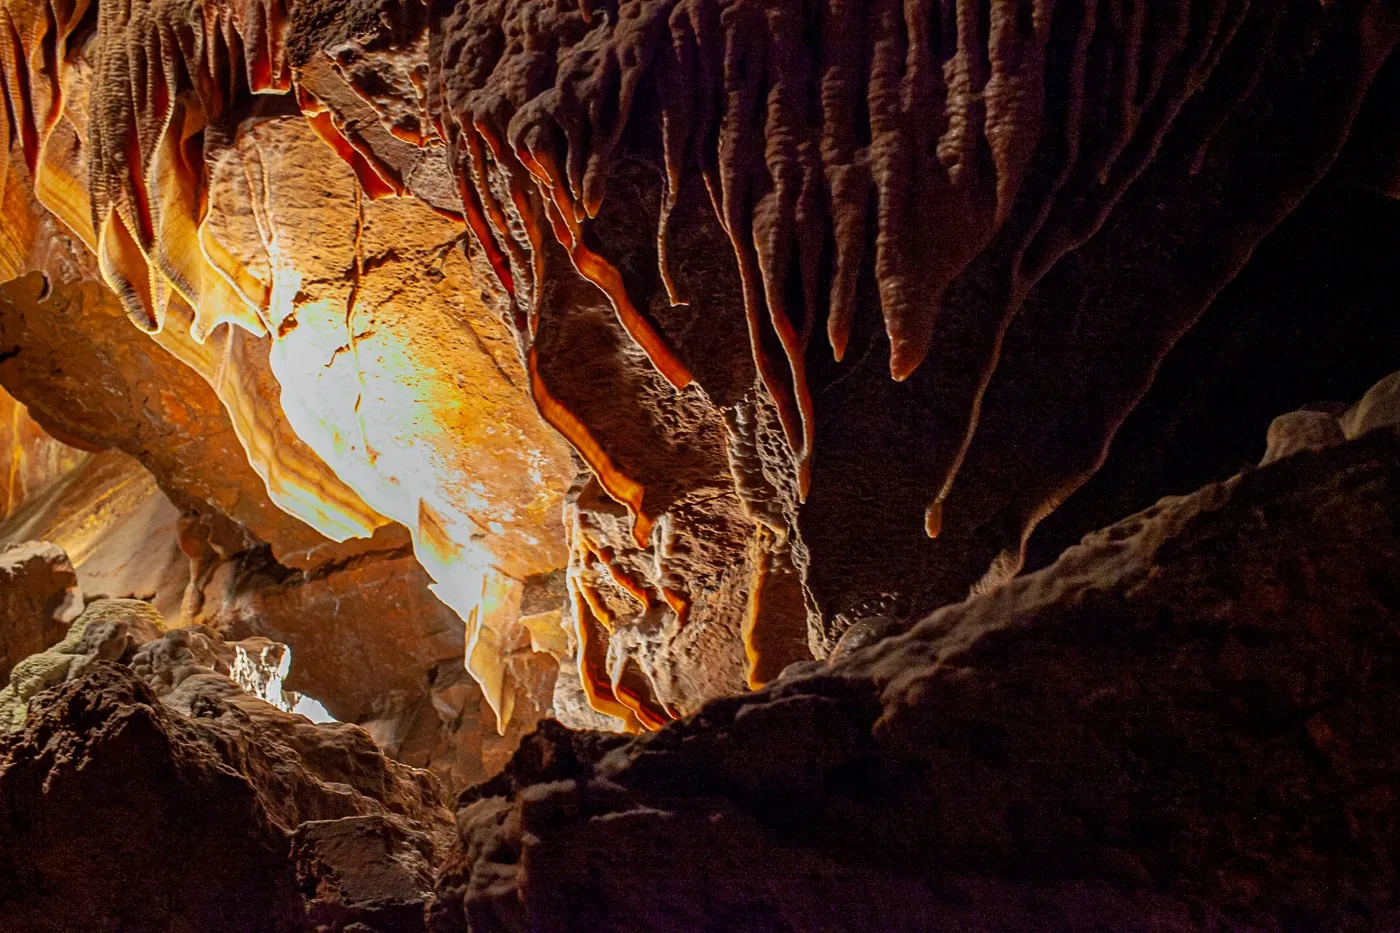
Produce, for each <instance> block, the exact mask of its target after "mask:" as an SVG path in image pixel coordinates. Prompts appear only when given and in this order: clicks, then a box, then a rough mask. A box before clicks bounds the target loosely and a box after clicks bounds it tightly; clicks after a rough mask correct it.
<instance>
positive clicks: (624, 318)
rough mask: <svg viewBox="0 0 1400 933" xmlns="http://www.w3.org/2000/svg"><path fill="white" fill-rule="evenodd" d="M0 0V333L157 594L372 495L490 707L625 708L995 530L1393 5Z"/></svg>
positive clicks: (724, 677) (192, 609) (827, 622)
mask: <svg viewBox="0 0 1400 933" xmlns="http://www.w3.org/2000/svg"><path fill="white" fill-rule="evenodd" d="M3 19H4V23H5V24H6V28H8V30H9V32H8V35H9V36H10V41H8V42H7V43H4V44H3V45H4V49H5V51H4V56H3V60H2V61H3V71H4V74H3V77H4V96H5V98H6V101H7V105H8V108H9V109H8V113H9V114H11V115H12V117H11V119H10V120H9V121H8V122H7V123H6V132H7V133H8V134H10V135H9V136H8V138H7V142H8V144H9V150H10V153H11V158H10V163H11V164H10V166H9V169H8V171H7V172H6V173H5V174H4V184H5V187H4V190H3V198H4V204H5V206H6V209H7V212H8V211H12V212H13V215H14V218H15V222H14V224H13V225H11V227H12V229H10V230H7V232H6V233H5V234H4V235H3V236H0V268H2V269H3V271H4V273H5V274H6V276H7V277H10V278H14V279H15V281H12V282H10V283H9V284H8V285H5V286H3V288H4V289H5V290H6V295H5V297H6V299H7V301H6V303H5V304H4V306H3V310H4V312H5V313H4V314H3V315H2V316H0V340H4V341H8V342H9V343H10V344H13V345H14V346H17V347H21V348H22V352H21V353H20V354H19V355H18V356H16V357H14V358H9V359H3V360H0V381H3V382H4V383H5V385H7V386H8V387H9V388H10V389H11V391H13V392H14V393H15V394H16V397H17V398H19V400H20V401H22V402H24V403H25V404H26V405H28V406H29V408H30V410H31V411H32V413H33V414H34V416H35V418H36V420H37V421H38V423H40V424H42V425H46V426H51V427H52V429H53V431H54V432H55V433H56V435H58V436H63V437H69V438H72V439H78V440H81V441H83V442H84V443H85V444H89V445H92V446H96V447H104V448H105V447H115V448H117V449H120V450H123V451H125V452H127V453H129V454H131V455H133V456H135V457H137V458H138V459H139V460H140V461H141V462H142V464H143V465H144V466H146V467H147V469H149V470H150V471H151V473H152V474H153V475H154V476H155V478H156V480H157V482H158V483H159V484H160V486H161V488H162V490H163V491H164V493H165V494H166V495H167V496H168V497H170V498H171V500H172V502H174V504H175V506H176V507H178V509H180V510H181V512H182V514H183V517H182V518H181V521H183V522H185V525H184V526H182V527H185V529H186V530H185V532H182V534H183V537H182V538H181V540H182V541H183V542H184V543H185V544H187V545H188V546H189V548H190V549H191V550H192V551H193V552H194V554H196V555H199V556H198V557H197V560H198V561H200V564H199V566H198V567H197V568H195V567H193V565H192V569H191V570H190V576H189V581H188V583H187V585H186V588H185V592H184V594H183V595H182V596H181V612H182V614H184V615H186V616H188V617H190V618H195V617H198V616H199V613H201V612H205V610H204V609H203V602H204V601H205V600H206V598H207V597H206V595H205V594H206V590H207V589H208V586H206V584H208V583H210V581H212V580H214V577H213V576H212V574H213V573H214V571H213V570H211V568H212V567H214V566H215V565H216V564H218V563H219V562H221V561H223V562H225V563H227V564H228V566H230V567H232V566H234V563H233V562H230V561H229V560H228V559H229V558H230V557H232V556H235V555H243V554H246V553H251V552H252V551H254V550H256V548H257V547H259V546H260V545H261V544H266V545H268V546H269V548H270V551H271V554H272V556H273V558H274V559H275V561H276V563H277V564H278V565H280V566H281V567H283V568H292V569H295V570H297V571H298V572H303V573H307V574H310V575H312V576H314V574H315V573H316V569H315V568H316V567H317V566H318V565H320V566H322V567H325V566H329V565H334V564H335V563H336V560H337V558H336V557H334V556H333V555H340V558H343V559H345V560H350V559H352V557H353V555H355V554H357V553H358V554H363V553H366V551H364V550H362V549H361V545H356V544H354V543H346V542H353V541H355V540H371V541H373V540H374V538H372V537H371V536H372V535H376V534H378V535H394V534H400V533H401V532H397V531H394V530H393V528H392V527H391V526H393V525H398V526H402V528H403V529H406V530H407V534H408V539H409V541H410V542H411V549H412V553H413V555H414V557H415V559H416V560H417V562H418V563H419V565H420V566H421V568H422V569H423V571H425V572H426V574H427V575H428V578H430V579H431V581H432V592H433V593H435V594H436V596H437V597H438V598H440V599H441V601H442V602H443V603H445V604H446V605H447V606H449V607H451V609H452V610H453V611H454V612H455V613H456V614H457V616H458V617H459V619H460V622H461V625H462V633H461V634H462V646H461V662H462V664H463V666H464V668H465V670H466V671H467V672H468V673H469V674H470V675H471V677H472V678H473V679H474V680H475V681H476V682H477V683H478V684H479V685H480V688H481V690H482V695H483V696H484V698H485V700H486V701H487V703H488V705H489V707H490V709H491V711H492V715H493V717H494V719H495V725H496V728H497V730H498V732H499V733H501V734H506V733H508V732H509V731H510V729H511V728H512V720H513V717H514V715H515V711H516V707H517V705H518V703H519V701H520V698H521V697H527V698H528V699H529V703H528V704H527V705H528V706H530V708H531V711H532V712H531V714H530V715H531V716H533V715H534V714H535V713H537V712H542V711H543V710H544V708H545V707H546V706H547V705H550V704H552V706H553V708H554V710H555V711H556V713H557V714H558V715H560V717H561V718H562V719H564V720H565V721H566V722H572V723H574V724H577V725H585V724H591V725H607V726H610V727H621V728H626V729H629V730H639V729H653V728H658V727H660V726H662V725H664V724H665V723H666V722H669V721H670V720H672V719H674V718H677V717H679V716H682V715H685V714H688V713H690V712H693V711H695V710H696V709H698V708H699V707H700V706H701V705H702V704H703V703H704V702H705V701H706V700H708V699H710V698H713V697H716V696H720V695H725V694H732V693H738V692H742V691H744V690H745V689H748V688H754V687H758V686H761V685H762V684H764V683H766V682H768V681H770V680H772V679H773V678H775V677H777V676H778V674H779V673H780V672H781V671H782V670H783V669H784V668H786V667H788V666H789V665H790V664H792V663H794V662H801V661H809V660H811V659H812V658H814V657H815V658H822V657H825V656H826V655H827V654H828V653H829V652H830V651H832V650H833V648H834V646H835V645H836V644H837V643H838V641H839V639H840V638H841V637H842V636H843V634H844V633H845V632H846V631H847V630H848V629H849V628H851V626H853V625H861V626H862V627H861V628H860V629H859V631H865V630H866V629H868V628H870V627H871V626H873V625H875V624H876V621H874V620H887V621H888V622H889V624H890V625H892V626H893V627H895V628H897V627H899V625H901V624H904V623H907V622H908V621H909V620H912V619H913V618H915V617H917V616H918V615H919V614H921V613H923V612H925V611H928V610H931V609H934V608H936V607H938V606H940V605H944V604H946V603H949V602H952V601H956V600H959V599H961V598H963V597H964V596H965V595H966V594H967V593H968V592H969V589H974V588H975V589H987V588H991V587H993V586H995V585H998V584H1000V583H1002V582H1004V581H1005V580H1006V579H1008V578H1009V577H1010V576H1012V575H1013V574H1014V573H1015V572H1016V571H1017V570H1018V569H1019V567H1020V565H1021V562H1022V558H1023V552H1024V547H1025V542H1026V539H1027V536H1028V535H1029V534H1030V533H1031V531H1032V530H1033V529H1034V527H1035V526H1036V524H1037V523H1038V522H1040V521H1041V519H1043V518H1044V517H1045V516H1046V515H1047V513H1049V512H1050V511H1051V510H1052V509H1054V508H1055V507H1056V506H1057V505H1058V504H1059V503H1060V502H1061V501H1063V500H1064V499H1065V498H1066V497H1067V496H1068V495H1070V494H1071V493H1072V492H1073V491H1074V490H1075V489H1076V488H1078V487H1079V486H1080V485H1082V484H1083V483H1084V482H1085V480H1086V479H1087V478H1088V477H1089V476H1090V475H1091V474H1092V473H1093V472H1094V471H1095V470H1096V469H1097V467H1098V466H1099V464H1100V463H1101V462H1102V460H1103V459H1104V457H1105V456H1106V453H1107V449H1108V444H1109V442H1110V441H1111V440H1112V439H1113V436H1114V434H1115V432H1116V431H1117V430H1118V427H1119V425H1120V424H1121V423H1122V422H1123V419H1124V418H1125V417H1126V416H1127V415H1128V413H1129V412H1130V411H1131V410H1132V409H1133V407H1134V406H1135V405H1136V404H1137V402H1138V400H1139V399H1140V398H1141V397H1142V396H1143V394H1144V393H1145V392H1146V391H1147V389H1148V387H1149V385H1150V384H1151V382H1152V379H1153V377H1154V374H1155V373H1156V371H1157V368H1158V365H1159V364H1160V363H1161V361H1162V359H1163V357H1164V356H1165V355H1166V354H1167V352H1168V351H1169V350H1170V349H1171V348H1172V346H1173V345H1174V344H1175V343H1176V341H1177V340H1178V338H1180V337H1181V335H1182V334H1183V333H1184V332H1185V331H1187V330H1188V329H1189V328H1190V327H1191V326H1192V325H1193V323H1194V322H1195V320H1196V319H1197V317H1198V316H1199V315H1200V314H1201V313H1202V311H1203V310H1204V309H1205V308H1206V306H1207V305H1208V304H1209V303H1210V302H1211V300H1212V298H1213V297H1214V295H1215V294H1216V292H1217V291H1218V290H1219V289H1220V288H1221V287H1222V286H1223V285H1224V284H1225V283H1226V282H1228V281H1229V280H1230V279H1231V278H1232V277H1233V276H1234V275H1235V273H1236V272H1237V271H1238V270H1239V269H1240V267H1241V266H1242V265H1243V264H1244V263H1245V261H1246V259H1247V258H1248V256H1249V255H1250V253H1251V251H1252V250H1253V249H1254V248H1255V247H1256V246H1257V245H1258V244H1259V242H1260V240H1261V239H1262V238H1263V237H1264V236H1265V234H1266V233H1267V232H1268V231H1269V230H1270V229H1271V228H1272V227H1273V226H1274V225H1276V224H1278V223H1279V222H1280V221H1281V220H1282V219H1283V218H1284V217H1286V216H1287V215H1288V214H1289V212H1290V211H1292V210H1293V208H1294V207H1295V206H1296V205H1297V203H1298V201H1299V199H1300V198H1302V197H1303V195H1304V194H1305V193H1306V192H1308V190H1309V189H1311V188H1312V187H1313V186H1314V185H1316V184H1317V183H1318V181H1319V180H1320V179H1322V178H1323V176H1324V175H1325V174H1326V173H1327V171H1328V170H1329V167H1330V166H1331V165H1332V163H1333V161H1334V159H1335V158H1336V156H1337V155H1338V153H1339V152H1340V151H1341V150H1342V147H1343V146H1344V144H1345V143H1346V141H1347V139H1348V134H1349V132H1350V130H1351V126H1352V122H1353V119H1354V118H1355V116H1356V114H1357V112H1358V109H1359V108H1360V107H1361V104H1362V101H1363V99H1364V97H1365V95H1366V93H1367V88H1368V86H1369V84H1370V83H1371V81H1372V79H1373V77H1374V76H1375V74H1376V73H1377V71H1378V70H1379V69H1381V67H1382V65H1383V63H1384V62H1385V61H1386V58H1387V56H1388V55H1389V54H1390V50H1391V48H1392V46H1393V45H1394V44H1395V42H1396V39H1397V29H1396V26H1395V24H1394V22H1393V21H1392V20H1393V17H1389V16H1388V14H1386V13H1385V11H1384V10H1383V8H1382V5H1381V4H1379V3H1378V2H1358V3H1354V4H1333V5H1327V6H1316V7H1315V6H1312V5H1303V6H1293V7H1288V8H1272V7H1270V8H1268V9H1265V8H1261V7H1260V6H1258V5H1256V6H1253V7H1249V8H1247V9H1243V10H1238V9H1236V8H1235V7H1234V6H1233V5H1231V4H1227V3H1225V2H1223V0H1220V2H1210V3H1199V4H1189V5H1177V6H1172V5H1159V6H1154V7H1153V8H1152V9H1150V10H1143V11H1136V12H1133V13H1131V15H1129V13H1121V15H1120V14H1114V15H1112V16H1110V15H1108V14H1105V15H1104V17H1103V18H1102V19H1101V18H1100V17H1099V11H1098V9H1097V7H1093V5H1086V4H1068V5H1066V4H1049V3H1039V2H1035V3H1027V4H1021V5H1019V6H1013V5H1006V4H980V3H975V2H959V3H952V4H943V5H936V4H932V3H928V2H918V3H909V4H904V5H902V6H901V5H898V4H893V3H882V4H874V5H870V4H863V3H845V2H839V0H832V2H830V3H827V4H815V5H812V4H808V5H801V4H795V3H786V2H780V0H772V2H764V3H734V2H725V0H621V2H617V3H611V4H596V5H595V4H593V3H591V2H587V0H585V2H582V3H580V4H578V5H573V4H548V3H534V2H524V0H484V2H472V3H458V4H438V5H421V4H418V3H416V2H411V0H410V2H406V3H404V4H400V5H394V7H393V9H392V10H391V9H388V8H384V9H381V8H380V7H378V6H375V5H372V4H369V3H362V2H350V3H347V4H344V5H340V6H335V5H331V4H325V3H320V2H306V3H291V4H286V3H283V2H281V0H221V2H213V3H205V4H200V5H193V4H190V3H188V2H185V0H131V2H127V3H120V4H118V3H107V4H97V5H92V4H90V3H87V2H82V0H79V2H75V3H67V2H63V3H58V2H53V3H46V2H41V0H7V2H6V3H5V4H4V5H3ZM1280 153H1287V157H1286V158H1284V157H1280V155H1279V154H1280ZM1353 161H1354V160H1353ZM1246 165H1250V166H1258V169H1257V170H1256V171H1253V172H1252V173H1251V174H1250V175H1249V177H1248V179H1243V178H1242V173H1243V169H1242V168H1241V166H1246ZM1242 180H1243V181H1247V183H1242ZM132 324H134V325H135V326H134V327H132V326H131V325H132ZM143 332H144V333H143ZM70 346H71V347H72V348H74V349H75V351H76V352H77V353H78V354H79V357H80V358H81V359H83V360H84V361H85V362H87V363H90V367H89V366H87V365H85V366H83V367H82V368H81V369H74V368H73V367H72V366H69V367H62V366H55V365H53V363H52V362H48V363H47V364H45V361H46V360H49V361H51V360H53V359H55V358H56V355H61V354H66V353H67V352H69V347H70ZM31 347H33V348H35V349H34V351H33V352H31V349H30V348H31ZM94 384H100V385H102V386H104V387H106V388H107V389H108V390H109V391H106V392H105V393H103V394H101V395H100V396H99V399H98V401H96V402H94V403H93V404H91V405H80V406H77V411H71V410H69V406H68V405H67V401H68V400H70V399H73V398H79V397H81V396H83V395H84V394H85V393H91V389H90V386H92V385H94ZM152 393H154V394H152ZM124 397H125V398H124ZM99 402H100V403H99ZM386 528H388V529H389V530H383V529H386ZM193 529H202V530H193ZM332 542H334V545H335V546H332ZM182 546H183V545H182ZM336 547H340V548H343V550H336ZM374 550H376V549H375V548H374V547H371V548H370V551H374ZM380 550H382V549H380ZM210 555H213V556H212V557H211V556H210ZM403 556H404V555H403V554H398V555H397V556H395V557H394V558H391V560H398V559H400V558H401V557H403ZM237 566H239V567H245V566H248V567H251V566H253V564H252V563H245V562H243V560H242V558H240V561H239V562H237ZM561 569H562V570H565V571H566V573H565V583H564V586H563V593H562V594H561V604H560V606H559V607H558V608H557V609H554V610H550V611H549V612H541V613H533V614H527V613H525V612H524V610H523V609H522V608H520V607H521V606H523V605H524V604H525V602H526V596H527V591H528V590H529V588H530V585H531V584H530V581H531V580H532V579H538V578H542V577H543V576H545V575H547V574H549V573H550V572H553V571H557V570H561ZM225 583H227V580H225ZM258 600H259V597H255V596H251V595H249V594H248V593H239V592H238V591H237V587H236V586H234V587H233V588H232V590H230V589H229V588H228V586H225V588H224V592H223V594H222V595H221V596H220V597H219V598H218V599H215V600H214V602H213V603H212V604H211V605H212V608H210V609H209V610H208V612H207V614H208V615H210V617H213V616H215V615H217V614H218V613H219V612H223V611H226V618H235V617H237V618H251V617H253V616H255V615H257V613H258V611H261V610H254V609H252V608H250V607H253V606H256V605H258ZM230 607H235V608H230ZM556 612H557V615H555V614H552V613H556ZM527 619H530V620H533V621H530V622H528V623H527V621H526V620H527ZM880 624H885V622H884V621H881V622H880ZM556 667H557V668H558V674H557V676H556V675H555V668H556ZM295 675H296V672H295V671H294V672H293V676H294V677H295ZM428 692H429V693H432V691H428ZM440 699H441V698H440ZM442 704H443V705H444V707H445V708H452V709H461V708H462V707H460V704H459V705H456V706H454V705H453V702H451V701H448V700H445V699H444V700H442ZM366 715H368V714H366ZM528 718H529V717H527V719H528ZM517 725H518V724H517Z"/></svg>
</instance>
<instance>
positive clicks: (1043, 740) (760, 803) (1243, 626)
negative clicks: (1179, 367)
mask: <svg viewBox="0 0 1400 933" xmlns="http://www.w3.org/2000/svg"><path fill="white" fill-rule="evenodd" d="M1397 502H1400V432H1397V431H1396V430H1395V429H1394V428H1385V429H1382V430H1379V431H1376V432H1374V433H1371V434H1368V435H1367V436H1365V437H1363V438H1361V439H1359V440H1356V441H1352V442H1350V443H1343V444H1341V445H1339V446H1333V447H1330V448H1328V449H1325V450H1317V451H1304V452H1299V453H1296V454H1294V455H1292V456H1290V457H1287V458H1286V459H1283V460H1281V461H1280V462H1277V463H1274V464H1273V465H1272V466H1269V467H1267V468H1265V469H1261V470H1258V471H1255V472H1251V473H1246V474H1244V475H1241V476H1237V477H1235V478H1233V479H1231V480H1229V481H1227V482H1224V483H1220V484H1216V485H1213V486H1208V487H1206V488H1205V489H1202V490H1200V491H1199V492H1197V493H1194V494H1192V495H1189V496H1184V497H1176V498H1170V499H1164V500H1162V501H1161V502H1160V503H1159V504H1158V505H1156V506H1154V507H1153V508H1152V509H1149V510H1148V511H1146V512H1143V513H1141V514H1139V515H1135V516H1132V517H1131V518H1128V519H1126V520H1124V521H1123V522H1120V523H1119V524H1117V525H1114V526H1112V527H1110V528H1107V529H1104V530H1103V531H1101V532H1098V533H1095V534H1093V535H1090V536H1089V537H1087V538H1085V540H1084V541H1083V543H1082V544H1080V545H1078V546H1077V547H1073V548H1071V549H1069V550H1068V551H1067V552H1066V553H1065V554H1064V556H1063V557H1062V558H1061V559H1060V560H1059V561H1058V562H1057V563H1055V564H1054V565H1052V566H1051V567H1049V568H1046V569H1045V570H1042V571H1040V572H1038V573H1035V574H1032V575H1030V576H1026V577H1023V578H1020V579H1017V580H1013V581H1012V582H1011V583H1009V584H1007V585H1005V586H1003V587H1001V588H1000V589H998V590H996V591H994V592H992V593H989V594H987V595H984V596H979V597H975V598H973V599H971V600H969V601H967V602H965V603H962V604H960V605H957V606H952V607H949V608H946V609H944V610H941V611H940V612H937V613H935V614H934V615H932V616H930V617H929V618H927V619H925V620H923V621H922V622H920V623H919V624H918V625H917V626H915V627H914V628H913V629H912V630H911V631H910V632H908V633H907V634H905V635H902V636H900V637H897V638H891V639H887V640H884V641H882V642H879V643H878V644H875V645H873V646H869V647H866V648H863V649H861V650H857V651H854V652H853V653H851V654H850V655H849V656H848V657H845V658H843V659H841V660H840V661H839V662H837V663H835V664H829V665H826V666H824V667H822V668H821V669H819V670H817V671H815V672H811V673H808V674H805V675H799V676H795V677H785V678H783V679H781V680H779V681H777V682H776V683H774V684H771V685H769V686H768V687H767V688H765V689H764V690H762V691H759V692H756V693H753V694H750V695H747V696H744V697H736V698H732V699H728V700H721V701H716V702H714V703H711V704H709V705H708V706H706V707H705V708H704V709H703V710H702V711H701V712H700V713H699V714H698V715H697V716H695V717H692V718H690V719H688V720H686V721H685V722H683V723H677V724H675V725H673V726H671V727H670V728H668V729H666V730H664V731H662V732H660V733H658V734H656V735H651V736H645V737H642V738H638V739H635V740H632V741H630V742H628V743H626V744H622V745H618V744H616V742H614V743H613V744H612V745H603V746H598V747H595V748H593V749H589V750H588V751H586V752H584V753H579V752H578V751H576V750H575V749H577V748H578V743H577V740H576V739H575V740H572V743H571V740H569V739H568V738H566V737H565V738H561V737H559V736H558V735H556V734H550V733H546V734H543V735H542V736H540V737H538V738H537V739H533V740H532V742H539V743H542V744H545V745H547V746H549V748H548V751H547V752H546V753H545V754H541V753H540V752H539V751H538V750H536V749H535V748H534V747H533V746H532V745H530V744H527V745H526V746H524V747H522V750H521V752H520V753H519V755H518V756H517V761H516V763H515V765H514V766H513V768H512V769H511V770H508V772H507V775H509V780H500V781H498V782H496V783H495V784H493V785H488V786H485V787H483V788H480V789H479V790H478V791H476V792H474V794H473V795H472V796H471V797H464V798H463V802H464V803H465V804H466V806H465V807H464V808H463V809H461V810H460V811H459V812H458V825H459V827H460V832H461V839H460V842H459V844H458V847H457V848H456V849H454V850H453V855H452V856H451V859H450V861H449V863H448V866H447V867H446V868H445V869H444V871H443V874H442V875H441V876H440V880H439V890H438V899H437V902H436V906H435V907H434V918H435V925H434V927H433V929H434V930H435V931H449V930H452V931H457V930H466V929H468V928H470V929H471V930H506V929H538V930H544V929H571V930H600V931H603V930H637V929H677V930H707V929H720V928H724V929H729V928H735V929H752V930H832V931H837V930H870V929H878V930H891V931H894V930H929V929H942V928H944V927H945V926H946V927H949V928H953V927H956V928H958V929H975V930H987V931H991V930H996V931H1002V930H1005V931H1011V930H1046V931H1050V930H1054V931H1078V930H1103V929H1112V930H1125V931H1127V930H1162V929H1172V930H1218V929H1244V930H1289V929H1327V930H1341V929H1357V930H1361V929H1368V930H1371V929H1373V930H1382V929H1390V928H1391V927H1393V926H1394V925H1395V924H1396V923H1397V922H1400V901H1397V899H1396V895H1395V872H1396V867H1397V865H1400V833H1397V822H1396V821H1397V819H1400V810H1397V806H1396V800H1397V798H1396V794H1395V790H1396V787H1397V781H1400V754H1398V753H1397V746H1396V743H1395V740H1394V735H1393V733H1394V730H1395V728H1396V726H1397V723H1400V697H1397V695H1396V685H1397V683H1400V680H1398V679H1397V665H1400V640H1397V637H1396V632H1397V627H1396V624H1397V621H1400V620H1397V611H1400V602H1397V600H1396V594H1397V593H1400V570H1398V569H1397V568H1400V542H1398V541H1397V538H1396V529H1397V527H1400V526H1397V513H1396V503H1397ZM473 797H476V798H479V799H474V800H473V799H472V798H473ZM621 853H625V854H626V855H625V857H619V855H620V854H621Z"/></svg>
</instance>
